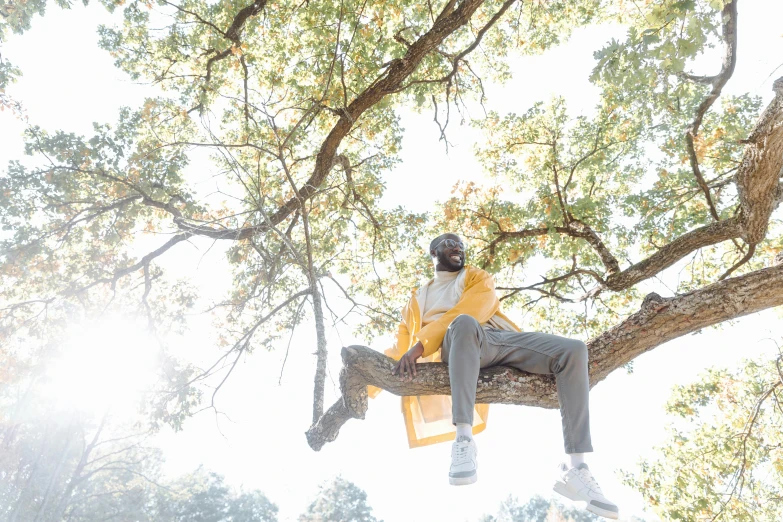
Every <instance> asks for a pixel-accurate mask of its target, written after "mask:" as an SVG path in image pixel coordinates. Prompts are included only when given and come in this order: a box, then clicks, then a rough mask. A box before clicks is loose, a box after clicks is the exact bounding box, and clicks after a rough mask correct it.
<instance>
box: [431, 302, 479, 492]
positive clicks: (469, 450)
mask: <svg viewBox="0 0 783 522" xmlns="http://www.w3.org/2000/svg"><path fill="white" fill-rule="evenodd" d="M486 351H487V350H486V343H485V338H484V330H483V329H482V328H481V325H480V324H479V323H478V321H476V320H475V319H474V318H473V317H471V316H469V315H460V316H458V317H456V318H455V319H454V320H453V321H452V322H451V324H450V325H449V328H448V330H447V331H446V336H445V337H444V339H443V346H442V348H441V359H442V360H443V362H445V363H447V364H448V365H449V379H450V381H451V409H452V410H451V411H452V422H453V423H454V424H455V425H456V426H457V439H456V441H455V442H454V444H453V445H452V448H451V468H450V469H449V483H450V484H452V485H464V484H472V483H473V482H475V481H476V479H477V472H476V470H477V468H478V462H477V456H478V452H477V450H476V443H475V441H474V440H473V435H472V432H471V427H472V425H473V409H474V406H475V403H476V383H477V382H478V374H479V368H480V367H481V362H482V355H486Z"/></svg>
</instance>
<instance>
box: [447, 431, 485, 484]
mask: <svg viewBox="0 0 783 522" xmlns="http://www.w3.org/2000/svg"><path fill="white" fill-rule="evenodd" d="M477 458H478V450H477V449H476V443H475V442H474V441H473V439H469V438H467V437H459V438H458V439H457V440H456V441H455V442H454V443H453V444H452V445H451V468H450V469H449V484H451V485H452V486H464V485H466V484H473V483H474V482H476V479H478V474H477V473H476V470H477V469H478V459H477Z"/></svg>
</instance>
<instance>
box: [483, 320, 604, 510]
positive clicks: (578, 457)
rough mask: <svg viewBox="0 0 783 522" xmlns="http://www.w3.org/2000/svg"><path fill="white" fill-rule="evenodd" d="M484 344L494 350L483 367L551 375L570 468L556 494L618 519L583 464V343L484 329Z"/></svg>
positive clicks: (586, 440)
mask: <svg viewBox="0 0 783 522" xmlns="http://www.w3.org/2000/svg"><path fill="white" fill-rule="evenodd" d="M486 345H487V346H488V347H493V346H497V350H493V349H492V348H489V349H488V350H487V352H490V353H491V352H494V353H495V356H494V357H493V358H492V360H490V361H487V362H486V364H483V365H482V367H483V366H496V365H500V366H512V367H514V368H517V369H519V370H523V371H526V372H530V373H543V374H554V375H555V383H556V384H557V397H558V400H559V402H560V417H561V420H562V423H563V442H564V445H565V451H566V453H567V454H569V455H571V456H572V457H571V461H572V465H571V466H570V467H569V466H566V465H564V466H563V467H562V468H561V478H560V480H558V481H557V482H556V483H555V488H554V489H555V491H556V492H558V493H560V494H562V495H564V496H566V497H568V498H570V499H571V500H580V501H585V502H586V503H587V509H588V510H589V511H591V512H593V513H596V514H598V515H602V516H605V517H608V518H617V517H618V509H617V506H616V505H615V504H614V503H613V502H611V501H609V500H608V499H607V498H606V497H605V496H604V495H603V493H602V491H601V488H600V486H599V485H598V483H597V482H596V481H595V479H594V478H593V476H592V473H591V472H590V469H589V468H588V467H587V464H585V463H584V461H583V453H586V452H591V451H593V447H592V444H591V441H590V416H589V401H588V398H589V392H590V384H589V377H588V373H587V347H586V346H585V344H584V343H583V342H582V341H579V340H576V339H568V338H565V337H559V336H557V335H551V334H545V333H537V332H522V333H517V332H506V331H502V330H495V329H489V330H487V331H486ZM579 461H581V462H579Z"/></svg>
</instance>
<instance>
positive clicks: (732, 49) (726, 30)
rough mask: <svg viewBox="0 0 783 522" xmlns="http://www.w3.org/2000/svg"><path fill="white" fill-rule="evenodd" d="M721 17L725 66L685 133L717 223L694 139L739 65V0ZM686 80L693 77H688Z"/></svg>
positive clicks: (716, 212) (695, 168)
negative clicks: (708, 112) (724, 45)
mask: <svg viewBox="0 0 783 522" xmlns="http://www.w3.org/2000/svg"><path fill="white" fill-rule="evenodd" d="M721 16H722V17H723V41H724V42H725V44H726V48H725V49H726V51H725V54H724V56H723V64H722V65H721V70H720V73H718V75H717V76H714V77H712V78H711V80H712V81H710V82H709V83H711V84H712V91H711V92H710V94H709V95H708V96H707V97H706V98H705V99H704V100H703V101H702V102H701V104H700V105H699V107H698V109H696V116H695V117H694V119H693V122H692V123H691V125H690V126H689V127H688V130H687V131H686V133H685V144H686V148H687V149H688V157H689V159H690V164H691V169H692V170H693V175H694V176H695V177H696V183H698V185H699V187H700V188H701V190H702V192H704V197H705V198H706V200H707V205H708V206H709V208H710V214H711V215H712V217H713V219H715V221H719V220H720V216H719V215H718V211H717V210H716V208H715V204H714V203H713V201H712V196H710V189H709V187H708V186H707V183H706V182H705V181H704V176H703V175H702V173H701V168H700V167H699V159H698V157H697V156H696V149H695V147H694V139H695V138H696V135H697V134H698V133H699V127H701V122H702V120H703V119H704V115H705V114H706V113H707V111H708V110H709V108H710V107H712V104H713V103H715V100H717V99H718V96H720V93H721V91H722V90H723V87H724V85H726V82H728V81H729V78H731V75H732V74H734V67H735V66H736V64H737V0H733V1H731V2H729V3H728V4H726V6H725V7H724V8H723V11H722V13H721ZM686 78H692V77H687V76H686ZM701 83H707V81H706V78H702V79H701Z"/></svg>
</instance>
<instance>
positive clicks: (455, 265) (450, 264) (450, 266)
mask: <svg viewBox="0 0 783 522" xmlns="http://www.w3.org/2000/svg"><path fill="white" fill-rule="evenodd" d="M438 263H439V264H440V265H441V266H443V267H445V268H446V269H447V270H448V271H449V272H456V271H458V270H462V268H463V267H464V266H465V256H464V254H463V255H461V256H460V261H459V262H456V261H454V260H453V259H451V257H450V256H448V255H446V253H445V252H439V253H438Z"/></svg>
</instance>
